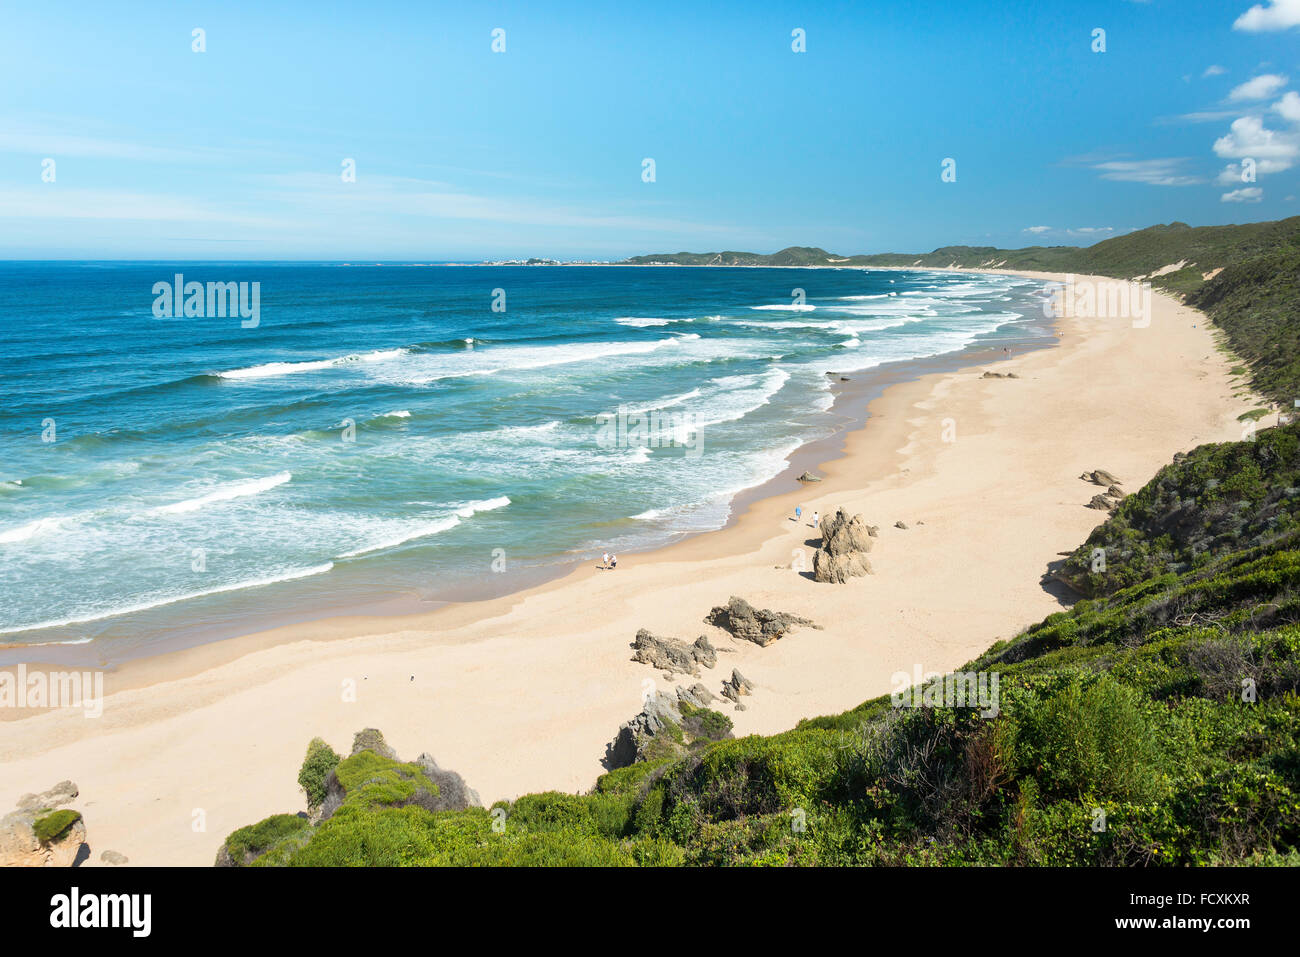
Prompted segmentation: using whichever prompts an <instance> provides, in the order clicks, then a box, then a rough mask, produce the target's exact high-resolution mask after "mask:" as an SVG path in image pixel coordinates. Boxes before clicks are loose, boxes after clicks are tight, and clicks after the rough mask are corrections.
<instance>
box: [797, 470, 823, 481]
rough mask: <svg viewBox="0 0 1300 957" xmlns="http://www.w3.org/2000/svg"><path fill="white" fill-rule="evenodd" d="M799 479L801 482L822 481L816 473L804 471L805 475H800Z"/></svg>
mask: <svg viewBox="0 0 1300 957" xmlns="http://www.w3.org/2000/svg"><path fill="white" fill-rule="evenodd" d="M798 481H800V482H820V481H821V479H820V478H818V477H817V476H816V475H813V474H812V472H804V473H803V475H800V476H799V478H798Z"/></svg>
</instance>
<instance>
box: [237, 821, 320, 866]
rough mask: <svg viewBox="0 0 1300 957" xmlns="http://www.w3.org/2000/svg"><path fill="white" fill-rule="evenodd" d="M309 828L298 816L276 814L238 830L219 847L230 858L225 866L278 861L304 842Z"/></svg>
mask: <svg viewBox="0 0 1300 957" xmlns="http://www.w3.org/2000/svg"><path fill="white" fill-rule="evenodd" d="M309 829H310V828H309V824H308V822H307V819H306V818H305V817H301V816H299V815H297V814H275V815H272V816H271V817H268V818H266V819H265V820H263V821H259V822H258V823H256V824H250V825H249V826H248V827H241V828H240V829H239V830H238V831H235V832H234V833H233V834H231V835H230V836H229V837H227V838H226V841H225V844H224V845H223V846H222V850H223V851H224V852H225V854H227V855H229V857H228V859H227V860H226V861H225V863H228V864H230V865H232V866H234V867H243V866H245V865H247V864H249V863H251V862H252V861H253V860H255V859H258V858H261V861H259V863H260V862H262V861H264V862H266V863H270V862H271V861H272V860H279V859H281V858H282V857H283V856H284V855H285V854H287V853H288V852H289V851H290V850H291V849H296V848H297V847H298V846H299V845H301V844H302V843H303V842H304V841H305V840H306V837H307V833H308V831H309ZM268 852H274V853H272V854H268ZM263 855H266V856H265V857H263ZM218 863H222V857H221V855H218Z"/></svg>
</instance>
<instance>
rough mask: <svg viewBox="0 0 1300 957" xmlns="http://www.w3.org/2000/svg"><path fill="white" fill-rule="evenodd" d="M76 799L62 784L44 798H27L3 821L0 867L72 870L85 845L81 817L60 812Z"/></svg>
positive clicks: (70, 788)
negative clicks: (63, 805)
mask: <svg viewBox="0 0 1300 957" xmlns="http://www.w3.org/2000/svg"><path fill="white" fill-rule="evenodd" d="M76 796H77V786H76V785H75V784H73V783H72V782H71V781H62V782H60V783H59V784H56V785H55V786H54V787H53V788H51V789H50V790H48V791H46V792H44V793H43V794H24V795H23V796H22V798H20V799H19V801H18V809H17V810H16V811H12V812H10V813H9V814H6V815H5V816H4V817H3V818H0V867H71V866H72V865H73V864H74V863H77V862H78V860H79V858H80V855H81V853H82V849H83V848H84V847H85V844H86V823H85V821H83V820H82V817H81V813H80V812H79V811H74V810H71V809H69V808H62V809H61V808H59V807H58V805H60V804H67V803H68V802H69V801H71V800H73V799H74V798H76Z"/></svg>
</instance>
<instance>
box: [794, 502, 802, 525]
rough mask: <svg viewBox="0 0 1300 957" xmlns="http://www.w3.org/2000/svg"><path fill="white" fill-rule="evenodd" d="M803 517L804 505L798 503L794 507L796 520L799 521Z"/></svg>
mask: <svg viewBox="0 0 1300 957" xmlns="http://www.w3.org/2000/svg"><path fill="white" fill-rule="evenodd" d="M801 518H803V506H801V505H796V506H795V507H794V520H795V521H796V522H798V521H799V519H801Z"/></svg>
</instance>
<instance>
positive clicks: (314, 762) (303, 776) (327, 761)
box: [298, 738, 342, 809]
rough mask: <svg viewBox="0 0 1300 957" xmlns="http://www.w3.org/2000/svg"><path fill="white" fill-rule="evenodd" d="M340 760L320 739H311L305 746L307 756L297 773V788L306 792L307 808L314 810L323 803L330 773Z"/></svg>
mask: <svg viewBox="0 0 1300 957" xmlns="http://www.w3.org/2000/svg"><path fill="white" fill-rule="evenodd" d="M341 760H342V758H340V757H339V755H338V754H337V753H336V752H335V750H334V749H333V748H331V747H330V746H329V745H328V744H326V743H325V742H324V741H322V740H321V739H320V738H312V739H311V743H310V744H308V745H307V756H306V757H305V758H304V759H303V762H302V769H301V770H299V772H298V786H299V787H301V788H302V789H303V790H304V791H306V792H307V806H308V807H309V808H312V809H315V808H318V807H320V806H321V804H322V803H323V802H324V801H325V791H326V784H327V782H328V780H329V776H330V772H331V771H333V770H334V769H335V768H336V767H338V763H339V761H341Z"/></svg>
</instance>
